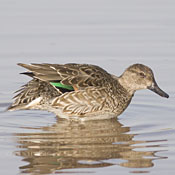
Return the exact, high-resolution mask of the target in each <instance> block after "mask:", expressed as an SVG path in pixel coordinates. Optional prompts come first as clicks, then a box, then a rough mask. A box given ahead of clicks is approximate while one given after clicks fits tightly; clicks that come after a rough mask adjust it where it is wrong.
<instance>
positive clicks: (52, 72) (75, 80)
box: [8, 63, 169, 120]
mask: <svg viewBox="0 0 175 175" xmlns="http://www.w3.org/2000/svg"><path fill="white" fill-rule="evenodd" d="M18 65H20V66H22V67H24V68H26V69H28V70H29V71H28V72H24V73H23V74H26V75H28V76H31V77H32V78H33V79H32V80H31V81H29V82H28V83H27V84H26V85H24V86H23V87H22V89H20V90H19V91H17V92H18V94H17V95H16V96H15V97H14V98H15V101H14V103H13V104H12V105H11V106H10V107H9V108H8V110H9V111H13V110H19V109H40V110H47V111H50V112H54V113H56V115H58V116H59V117H62V118H67V119H75V118H76V119H77V118H79V119H81V120H92V119H104V118H112V117H115V116H118V115H120V114H121V113H122V112H123V111H124V110H125V109H126V108H127V106H128V105H129V103H130V102H131V99H132V97H133V95H134V93H135V91H136V90H139V89H150V90H152V91H154V92H156V93H157V94H159V95H160V96H162V97H166V98H168V97H169V96H168V94H166V93H165V92H164V91H162V90H161V89H160V88H159V87H158V85H157V83H156V81H155V79H154V75H153V72H152V70H151V69H150V68H149V67H147V66H145V65H142V64H134V65H132V66H130V67H128V68H127V69H126V70H125V71H124V73H123V74H122V75H121V76H120V77H117V76H115V75H111V74H109V73H108V72H106V71H105V70H104V69H102V68H100V67H98V66H95V65H89V64H64V65H61V64H29V65H27V64H21V63H19V64H18Z"/></svg>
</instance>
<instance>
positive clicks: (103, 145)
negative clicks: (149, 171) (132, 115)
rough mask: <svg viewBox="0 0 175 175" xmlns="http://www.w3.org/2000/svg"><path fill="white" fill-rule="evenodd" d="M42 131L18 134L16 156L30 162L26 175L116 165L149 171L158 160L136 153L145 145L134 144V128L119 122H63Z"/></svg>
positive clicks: (150, 153) (23, 168) (147, 153)
mask: <svg viewBox="0 0 175 175" xmlns="http://www.w3.org/2000/svg"><path fill="white" fill-rule="evenodd" d="M39 130H40V132H39V133H38V132H37V133H20V134H16V138H17V142H18V143H19V144H18V147H19V148H20V149H19V151H17V152H15V154H16V155H18V156H22V157H23V160H24V161H26V162H28V164H27V165H25V166H21V167H20V169H21V172H22V173H31V174H35V173H38V174H49V173H53V172H55V171H59V170H62V169H71V168H97V167H106V166H111V165H114V164H118V165H120V166H124V167H138V168H141V167H143V168H145V167H152V166H153V163H152V160H153V159H157V158H158V157H156V156H155V152H154V151H135V150H134V148H138V147H139V146H134V145H135V144H138V143H144V141H142V142H139V141H134V140H133V137H134V135H133V134H128V132H129V131H130V128H129V127H124V126H122V124H121V123H120V122H119V121H117V120H116V119H111V120H103V121H89V122H86V123H78V122H68V121H65V120H59V121H58V122H57V123H56V124H54V125H53V126H50V127H42V128H40V129H39ZM142 147H143V145H142ZM110 160H111V161H110ZM114 160H117V161H114ZM116 162H118V163H116Z"/></svg>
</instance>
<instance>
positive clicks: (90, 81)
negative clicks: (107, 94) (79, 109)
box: [18, 63, 113, 90]
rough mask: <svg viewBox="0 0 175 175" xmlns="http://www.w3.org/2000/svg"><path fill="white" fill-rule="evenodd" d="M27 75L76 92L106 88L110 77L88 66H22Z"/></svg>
mask: <svg viewBox="0 0 175 175" xmlns="http://www.w3.org/2000/svg"><path fill="white" fill-rule="evenodd" d="M18 65H20V66H22V67H24V68H26V69H28V70H29V72H27V73H24V74H28V75H30V76H32V77H34V78H37V79H39V80H42V81H48V82H57V81H58V82H61V83H62V84H64V85H70V86H74V85H75V86H76V88H77V90H80V89H84V88H86V87H89V86H93V87H102V86H103V87H104V86H108V85H109V83H108V82H110V79H111V80H112V79H113V78H112V76H111V75H110V74H109V73H108V72H106V71H105V70H104V69H102V68H100V67H98V66H95V65H89V64H22V63H19V64H18ZM74 89H75V88H74Z"/></svg>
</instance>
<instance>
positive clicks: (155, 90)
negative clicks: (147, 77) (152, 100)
mask: <svg viewBox="0 0 175 175" xmlns="http://www.w3.org/2000/svg"><path fill="white" fill-rule="evenodd" d="M148 89H149V90H151V91H153V92H155V93H157V94H159V95H160V96H162V97H166V98H169V95H168V94H167V93H166V92H164V91H163V90H161V89H160V88H159V86H158V85H157V83H156V81H155V80H154V82H153V83H152V85H151V86H149V87H148Z"/></svg>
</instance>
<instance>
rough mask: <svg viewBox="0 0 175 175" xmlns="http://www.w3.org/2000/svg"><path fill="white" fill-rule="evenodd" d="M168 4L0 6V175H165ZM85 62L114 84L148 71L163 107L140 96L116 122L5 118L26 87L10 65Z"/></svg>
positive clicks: (169, 153)
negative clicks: (133, 69) (141, 68)
mask: <svg viewBox="0 0 175 175" xmlns="http://www.w3.org/2000/svg"><path fill="white" fill-rule="evenodd" d="M174 14H175V2H174V1H173V0H166V1H165V0H152V1H147V0H142V1H140V0H132V1H130V0H125V1H122V2H121V1H113V0H109V1H103V0H93V1H92V0H89V1H80V0H74V1H71V0H67V1H62V0H59V1H58V0H57V1H56V0H52V1H49V0H42V1H40V0H30V1H22V0H18V1H17V0H1V6H0V21H1V27H0V48H1V49H0V63H1V64H0V80H1V86H0V121H1V122H0V155H1V156H0V174H6V175H8V174H9V175H11V174H26V175H27V174H28V175H31V174H58V173H61V174H69V173H73V174H91V173H93V174H116V173H118V174H121V175H122V174H125V175H126V174H134V173H137V174H141V173H147V174H150V175H154V174H159V175H163V174H165V173H168V174H174V172H175V168H174V162H175V139H174V138H175V120H174V115H173V114H174V111H175V110H174V103H175V95H174V86H175V83H174V79H173V75H174V74H175V69H174V66H175V61H174V56H175V49H174V48H175V38H174V36H175V23H174V21H175V15H174ZM19 62H24V63H31V62H37V63H44V62H50V63H67V62H78V63H92V64H97V65H99V66H101V67H103V68H105V69H106V70H107V71H109V72H110V73H112V74H115V75H120V74H121V73H122V72H123V70H124V69H125V68H126V67H128V66H129V65H130V64H133V63H137V62H139V63H143V64H146V65H148V66H150V67H151V68H152V69H153V70H154V73H155V77H156V80H157V82H158V84H159V86H160V87H161V88H162V89H163V90H165V91H166V92H167V93H168V94H169V95H170V98H169V99H165V98H161V97H160V96H158V95H156V94H154V93H152V92H150V91H148V90H145V91H139V92H137V93H136V94H135V96H134V99H133V100H132V103H131V105H130V106H129V107H128V108H127V110H126V111H125V112H124V113H123V114H122V115H120V116H119V118H118V119H114V120H105V121H93V122H91V121H89V122H86V123H77V122H66V121H62V120H57V118H56V117H55V116H54V114H51V113H47V112H44V111H17V112H6V111H5V109H6V108H7V107H8V105H9V104H10V103H11V101H12V100H11V98H12V96H13V92H14V91H16V90H17V89H19V87H20V86H21V85H23V84H24V83H26V82H27V81H28V80H29V79H30V78H28V77H26V76H23V75H19V73H20V72H23V71H24V69H22V68H20V67H18V66H16V63H19Z"/></svg>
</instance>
